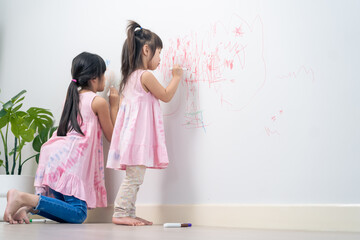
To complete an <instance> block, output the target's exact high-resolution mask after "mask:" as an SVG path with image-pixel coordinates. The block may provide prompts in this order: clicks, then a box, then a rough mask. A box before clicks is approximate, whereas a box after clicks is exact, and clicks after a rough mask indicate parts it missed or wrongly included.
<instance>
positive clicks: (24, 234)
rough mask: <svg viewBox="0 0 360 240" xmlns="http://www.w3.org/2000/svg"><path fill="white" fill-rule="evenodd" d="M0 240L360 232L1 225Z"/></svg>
mask: <svg viewBox="0 0 360 240" xmlns="http://www.w3.org/2000/svg"><path fill="white" fill-rule="evenodd" d="M0 239H1V240H5V239H6V240H35V239H36V240H42V239H44V240H49V239H51V240H57V239H59V240H60V239H61V240H73V239H74V240H82V239H87V240H92V239H93V240H100V239H106V240H112V239H116V240H145V239H146V240H161V239H164V240H170V239H179V240H180V239H184V240H185V239H186V240H215V239H216V240H219V239H221V240H235V239H236V240H240V239H241V240H242V239H243V240H335V239H338V240H350V239H351V240H352V239H354V240H355V239H356V240H359V239H360V233H342V232H305V231H304V232H303V231H278V230H276V231H275V230H248V229H238V228H216V227H198V226H193V227H190V228H171V229H170V228H163V226H160V225H155V226H143V227H128V226H116V225H114V224H111V223H106V224H58V223H30V224H21V225H20V224H18V225H10V224H7V223H3V222H1V223H0Z"/></svg>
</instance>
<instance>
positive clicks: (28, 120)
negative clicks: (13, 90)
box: [0, 90, 55, 220]
mask: <svg viewBox="0 0 360 240" xmlns="http://www.w3.org/2000/svg"><path fill="white" fill-rule="evenodd" d="M25 93H26V91H25V90H22V91H21V92H20V93H18V94H17V95H15V96H14V97H13V98H11V99H10V100H9V101H7V102H5V103H3V102H1V104H2V109H1V110H0V135H1V142H2V147H3V149H2V151H1V152H0V167H3V168H4V170H5V174H4V175H0V206H1V207H2V208H5V206H6V193H7V191H8V190H9V189H11V188H17V189H19V190H21V191H24V192H30V193H33V192H34V187H33V183H34V176H24V175H21V173H22V169H23V166H24V164H25V163H27V162H28V161H30V160H31V159H34V160H35V161H36V162H37V163H38V161H39V152H40V148H41V145H42V144H43V143H44V142H46V141H47V139H48V138H49V135H51V134H52V133H53V131H54V130H55V128H54V127H53V122H54V121H53V115H52V113H51V112H50V111H48V110H46V109H43V108H37V107H30V108H29V109H28V110H27V111H22V110H21V107H22V105H23V101H24V98H25V96H23V95H24V94H25ZM10 139H13V140H14V141H13V142H12V141H10ZM28 143H32V146H33V149H34V150H35V152H37V153H35V154H33V155H31V156H29V157H27V156H26V157H25V156H23V155H22V150H23V148H24V146H25V145H26V144H28ZM3 211H4V209H0V220H2V213H3Z"/></svg>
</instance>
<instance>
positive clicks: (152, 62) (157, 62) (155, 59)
mask: <svg viewBox="0 0 360 240" xmlns="http://www.w3.org/2000/svg"><path fill="white" fill-rule="evenodd" d="M160 53H161V48H157V49H156V50H155V54H154V56H153V58H152V59H151V60H150V62H149V65H148V68H149V69H150V70H155V69H156V68H157V67H158V66H159V65H160V60H161V59H160Z"/></svg>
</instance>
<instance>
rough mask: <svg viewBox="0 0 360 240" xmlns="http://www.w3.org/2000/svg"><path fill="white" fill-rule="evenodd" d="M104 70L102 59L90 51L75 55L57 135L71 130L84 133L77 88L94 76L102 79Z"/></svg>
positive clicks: (84, 86)
mask: <svg viewBox="0 0 360 240" xmlns="http://www.w3.org/2000/svg"><path fill="white" fill-rule="evenodd" d="M105 71H106V65H105V62H104V60H103V59H102V58H101V57H100V56H98V55H96V54H92V53H88V52H83V53H80V54H79V55H77V56H76V57H75V58H74V59H73V61H72V66H71V75H72V78H73V80H70V79H69V80H68V81H70V85H69V87H68V90H67V94H66V100H65V104H64V109H63V112H62V114H61V119H60V123H59V128H58V130H57V135H58V136H66V134H67V133H68V132H70V131H71V130H75V131H76V132H78V133H80V134H82V135H84V133H83V132H82V131H81V129H80V125H81V124H82V121H83V120H82V116H81V113H80V110H79V101H80V98H79V91H78V88H79V87H80V88H82V89H83V88H86V87H88V86H89V81H90V80H92V79H95V78H99V80H101V79H102V76H103V75H104V73H105Z"/></svg>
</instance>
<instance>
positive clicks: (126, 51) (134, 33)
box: [120, 21, 163, 92]
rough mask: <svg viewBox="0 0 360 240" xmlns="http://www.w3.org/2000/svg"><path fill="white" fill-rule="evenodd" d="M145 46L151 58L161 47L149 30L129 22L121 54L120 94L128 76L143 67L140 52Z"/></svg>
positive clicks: (155, 36) (160, 43)
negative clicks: (148, 48) (149, 51)
mask: <svg viewBox="0 0 360 240" xmlns="http://www.w3.org/2000/svg"><path fill="white" fill-rule="evenodd" d="M145 44H147V45H148V46H149V47H150V50H151V58H153V56H154V55H155V51H156V49H158V48H162V47H163V44H162V41H161V39H160V37H159V36H158V35H156V33H153V32H152V31H150V30H149V29H145V28H142V27H141V26H140V25H139V24H138V23H137V22H134V21H129V24H128V26H127V39H126V40H125V42H124V45H123V48H122V54H121V73H122V79H121V83H120V92H122V90H123V89H124V87H125V85H126V82H127V79H128V77H129V75H130V74H131V73H132V72H134V71H135V70H137V69H139V68H141V67H143V62H142V59H141V52H142V48H143V46H144V45H145ZM151 58H150V59H151Z"/></svg>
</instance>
